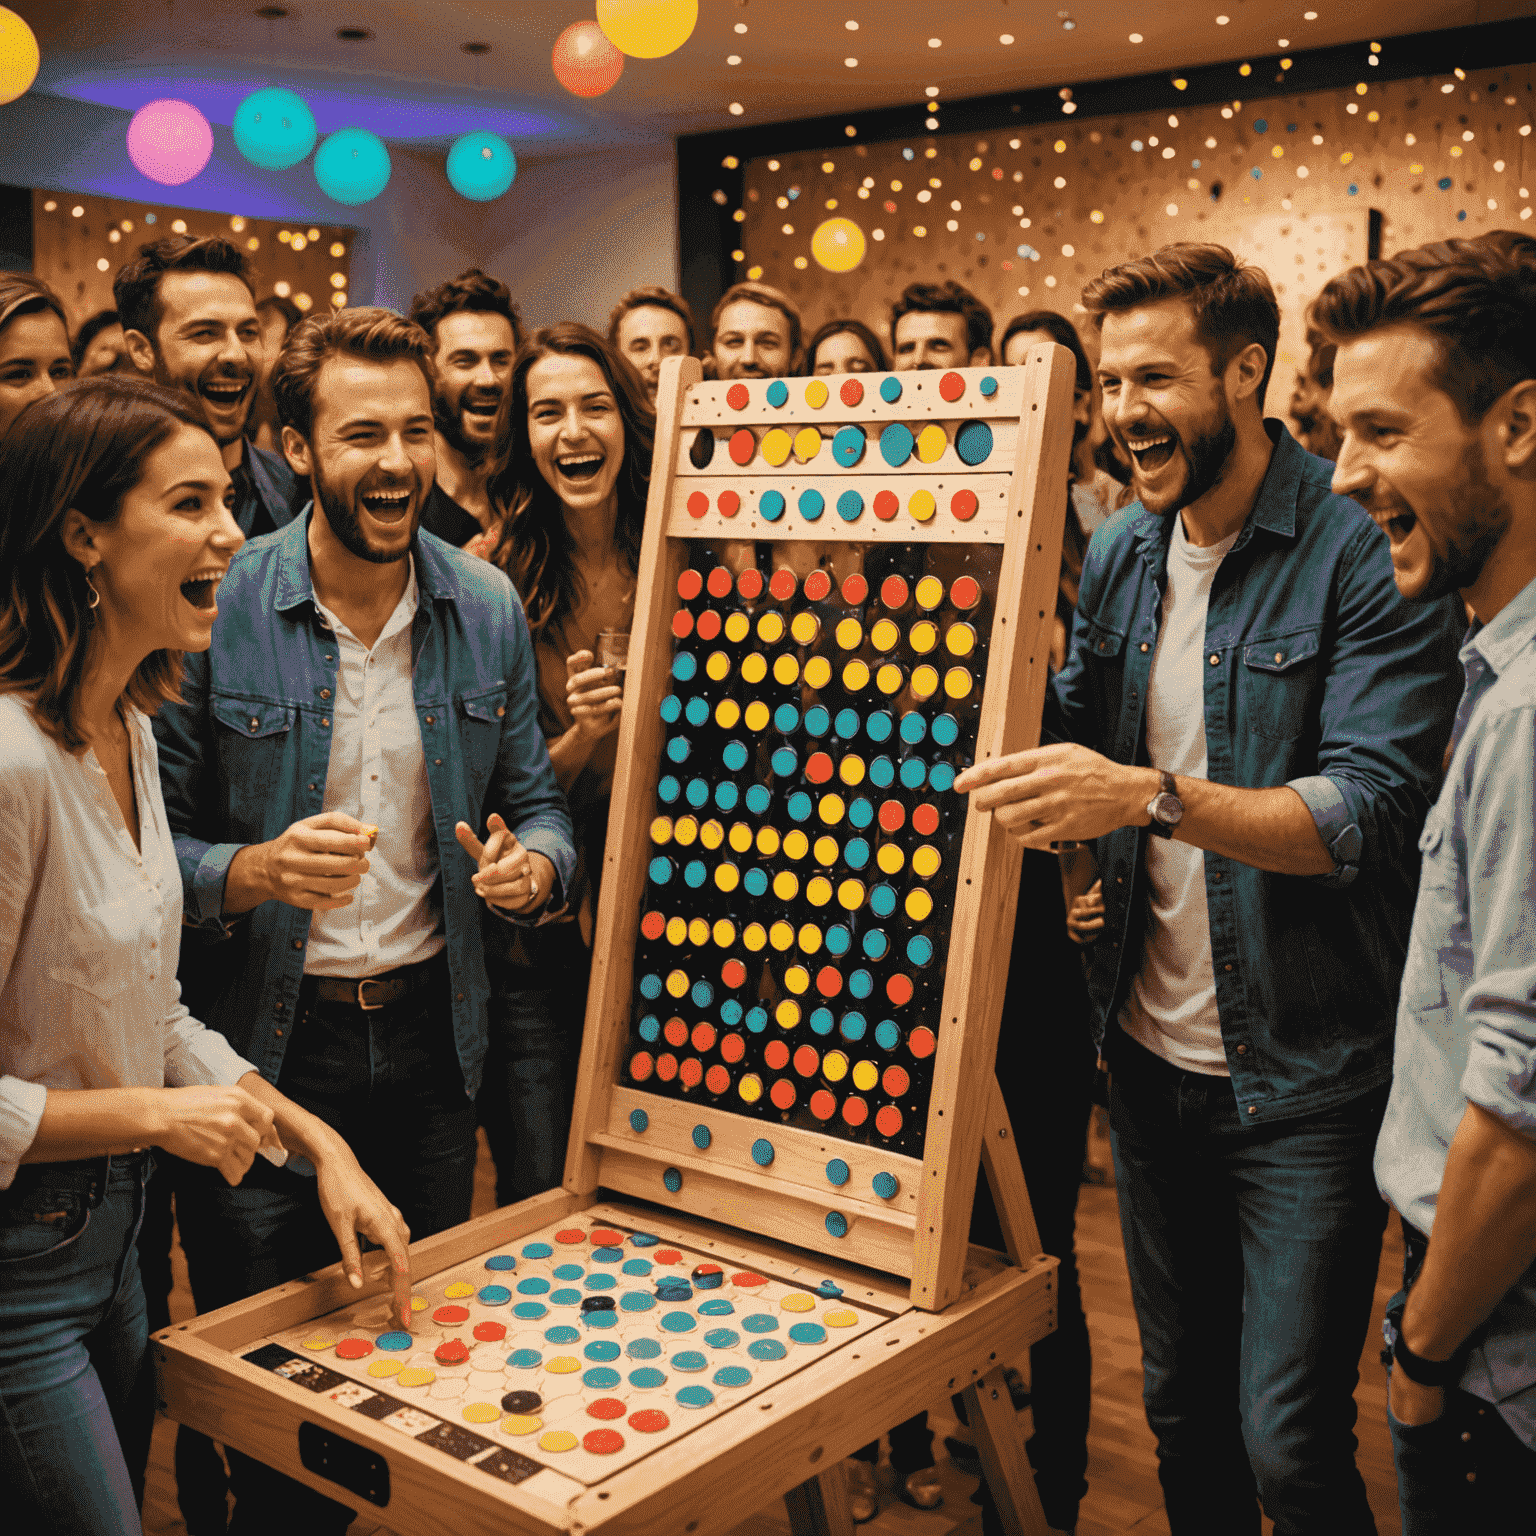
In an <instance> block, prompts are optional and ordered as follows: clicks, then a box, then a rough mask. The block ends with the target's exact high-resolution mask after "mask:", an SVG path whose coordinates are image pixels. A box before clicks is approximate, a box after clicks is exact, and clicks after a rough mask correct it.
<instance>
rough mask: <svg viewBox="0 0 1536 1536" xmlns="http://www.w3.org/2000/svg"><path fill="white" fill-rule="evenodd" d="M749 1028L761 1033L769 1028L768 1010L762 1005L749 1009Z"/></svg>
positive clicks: (758, 1033) (755, 1032) (755, 1033)
mask: <svg viewBox="0 0 1536 1536" xmlns="http://www.w3.org/2000/svg"><path fill="white" fill-rule="evenodd" d="M747 1028H748V1029H750V1030H751V1031H752V1033H753V1034H754V1035H760V1034H762V1032H763V1031H764V1030H765V1029H767V1028H768V1010H767V1009H766V1008H764V1007H762V1006H758V1007H756V1008H748V1009H747Z"/></svg>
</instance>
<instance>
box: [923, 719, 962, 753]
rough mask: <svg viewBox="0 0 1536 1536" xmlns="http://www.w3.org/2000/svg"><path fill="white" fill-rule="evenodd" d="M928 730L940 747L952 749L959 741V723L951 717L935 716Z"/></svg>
mask: <svg viewBox="0 0 1536 1536" xmlns="http://www.w3.org/2000/svg"><path fill="white" fill-rule="evenodd" d="M929 729H930V730H931V731H932V732H933V739H934V740H935V741H936V742H938V744H939V745H940V746H941V747H952V746H954V744H955V743H956V742H957V741H958V740H959V739H960V722H959V721H958V720H956V719H955V717H954V716H953V715H935V716H934V717H933V724H932V725H931V726H930V727H929Z"/></svg>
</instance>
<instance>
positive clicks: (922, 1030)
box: [907, 1024, 939, 1061]
mask: <svg viewBox="0 0 1536 1536" xmlns="http://www.w3.org/2000/svg"><path fill="white" fill-rule="evenodd" d="M938 1043H939V1042H938V1041H937V1040H935V1039H934V1036H933V1031H932V1030H931V1029H929V1028H928V1026H927V1025H926V1024H919V1025H918V1026H917V1028H916V1029H914V1030H913V1031H912V1033H911V1034H910V1035H908V1036H907V1049H908V1050H909V1051H911V1052H912V1054H913V1055H914V1056H916V1057H917V1059H918V1060H919V1061H921V1060H922V1059H923V1057H925V1056H932V1055H933V1053H934V1051H935V1049H937V1047H938Z"/></svg>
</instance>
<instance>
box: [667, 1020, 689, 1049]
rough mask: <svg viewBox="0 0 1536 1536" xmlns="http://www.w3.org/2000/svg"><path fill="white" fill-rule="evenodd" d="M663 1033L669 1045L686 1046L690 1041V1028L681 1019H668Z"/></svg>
mask: <svg viewBox="0 0 1536 1536" xmlns="http://www.w3.org/2000/svg"><path fill="white" fill-rule="evenodd" d="M661 1033H662V1035H663V1036H664V1037H665V1039H666V1042H667V1044H668V1045H684V1044H686V1043H687V1040H688V1026H687V1025H686V1024H685V1023H684V1022H683V1021H682V1020H681V1019H668V1020H667V1022H666V1023H665V1024H663V1025H662V1026H661Z"/></svg>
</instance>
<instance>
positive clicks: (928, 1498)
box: [896, 1467, 944, 1509]
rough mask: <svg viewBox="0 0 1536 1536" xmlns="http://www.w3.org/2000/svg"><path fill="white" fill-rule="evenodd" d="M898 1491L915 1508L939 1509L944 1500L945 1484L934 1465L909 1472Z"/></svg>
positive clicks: (905, 1501)
mask: <svg viewBox="0 0 1536 1536" xmlns="http://www.w3.org/2000/svg"><path fill="white" fill-rule="evenodd" d="M896 1491H897V1493H898V1494H899V1495H900V1497H901V1500H902V1502H903V1503H905V1504H910V1505H911V1506H912V1507H913V1509H937V1508H938V1507H939V1505H941V1504H942V1503H943V1502H944V1485H943V1483H941V1482H940V1481H939V1474H938V1473H937V1472H936V1471H935V1470H934V1469H933V1468H932V1467H920V1468H919V1469H918V1470H917V1471H916V1472H909V1473H907V1475H906V1477H904V1478H903V1479H902V1481H901V1485H900V1486H899V1487H898V1489H897V1490H896Z"/></svg>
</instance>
